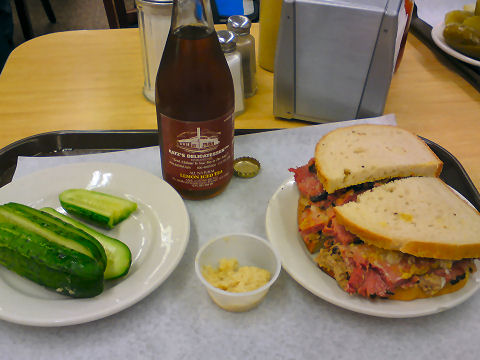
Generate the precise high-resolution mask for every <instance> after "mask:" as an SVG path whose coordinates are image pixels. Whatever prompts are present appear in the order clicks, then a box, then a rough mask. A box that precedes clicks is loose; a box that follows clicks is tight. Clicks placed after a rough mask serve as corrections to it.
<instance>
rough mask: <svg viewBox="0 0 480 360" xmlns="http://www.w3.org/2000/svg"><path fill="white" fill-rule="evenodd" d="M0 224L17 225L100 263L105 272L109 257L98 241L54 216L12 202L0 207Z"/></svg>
mask: <svg viewBox="0 0 480 360" xmlns="http://www.w3.org/2000/svg"><path fill="white" fill-rule="evenodd" d="M0 222H2V223H9V224H13V225H16V226H17V227H19V228H23V229H25V230H28V231H30V232H34V233H36V234H38V235H40V236H42V237H44V238H46V239H47V240H49V241H52V242H54V243H56V244H58V245H60V246H64V247H67V248H70V249H73V250H75V251H78V252H80V253H82V254H84V255H86V256H89V257H90V258H92V259H94V260H95V261H97V262H98V263H99V265H100V267H101V268H102V270H105V267H106V265H107V256H106V254H105V250H104V249H103V246H102V245H101V244H100V243H99V242H98V240H96V239H95V238H94V237H92V236H90V235H88V234H87V233H86V232H84V231H81V230H80V229H78V228H76V227H74V226H73V225H70V224H67V223H65V222H63V221H61V220H60V219H58V218H56V217H54V216H51V215H49V214H46V213H44V212H41V211H40V210H37V209H34V208H31V207H29V206H26V205H22V204H18V203H13V202H12V203H8V204H4V205H1V206H0Z"/></svg>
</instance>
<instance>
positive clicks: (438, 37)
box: [432, 21, 480, 66]
mask: <svg viewBox="0 0 480 360" xmlns="http://www.w3.org/2000/svg"><path fill="white" fill-rule="evenodd" d="M444 29H445V23H444V22H443V21H442V22H441V23H440V24H437V25H435V26H434V27H433V28H432V39H433V41H434V42H435V44H437V46H438V47H439V48H440V49H442V50H443V51H445V52H446V53H447V54H449V55H451V56H453V57H455V58H457V59H458V60H461V61H463V62H466V63H468V64H471V65H475V66H480V61H478V60H475V59H472V58H471V57H468V56H466V55H463V54H462V53H459V52H458V51H456V50H455V49H452V48H451V47H450V46H449V45H448V44H447V43H446V42H445V38H444V37H443V30H444Z"/></svg>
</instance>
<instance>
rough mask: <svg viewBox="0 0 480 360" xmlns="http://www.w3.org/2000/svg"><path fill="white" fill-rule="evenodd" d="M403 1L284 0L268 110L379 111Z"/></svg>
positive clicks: (353, 115) (310, 114)
mask: <svg viewBox="0 0 480 360" xmlns="http://www.w3.org/2000/svg"><path fill="white" fill-rule="evenodd" d="M407 21H408V15H407V13H406V11H405V0H283V6H282V15H281V20H280V28H279V33H278V41H277V49H276V55H275V74H274V95H273V108H274V109H273V113H274V115H275V116H278V117H282V118H287V119H300V120H307V121H313V122H319V123H322V122H330V121H343V120H351V119H359V118H366V117H372V116H378V115H381V114H382V113H383V110H384V107H385V101H386V97H387V93H388V89H389V87H390V81H391V78H392V75H393V72H394V69H395V64H396V60H397V57H398V53H399V49H400V44H401V42H402V37H403V35H404V31H405V29H406V24H407Z"/></svg>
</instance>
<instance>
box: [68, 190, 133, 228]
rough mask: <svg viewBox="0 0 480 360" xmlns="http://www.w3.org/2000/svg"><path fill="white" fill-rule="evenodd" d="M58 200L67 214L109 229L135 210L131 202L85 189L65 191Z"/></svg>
mask: <svg viewBox="0 0 480 360" xmlns="http://www.w3.org/2000/svg"><path fill="white" fill-rule="evenodd" d="M59 199H60V204H62V207H63V208H64V209H65V210H66V211H67V212H68V213H70V214H73V215H77V216H79V217H82V218H84V219H87V220H90V221H92V222H94V223H97V224H100V225H102V226H106V227H107V228H110V229H111V228H113V227H114V226H115V225H116V224H118V223H119V222H121V221H123V220H125V219H126V218H127V217H129V216H130V214H131V213H132V212H134V211H135V210H136V209H137V204H136V203H135V202H133V201H130V200H127V199H123V198H120V197H117V196H113V195H109V194H105V193H101V192H98V191H92V190H86V189H69V190H65V191H64V192H62V193H61V194H60V196H59Z"/></svg>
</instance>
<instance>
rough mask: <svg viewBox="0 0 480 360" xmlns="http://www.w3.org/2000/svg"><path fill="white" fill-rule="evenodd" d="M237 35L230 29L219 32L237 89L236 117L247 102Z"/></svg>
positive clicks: (235, 89)
mask: <svg viewBox="0 0 480 360" xmlns="http://www.w3.org/2000/svg"><path fill="white" fill-rule="evenodd" d="M236 38H237V37H236V35H235V34H234V33H233V32H231V31H229V30H220V31H219V32H218V40H219V41H220V46H221V47H222V51H223V53H224V55H225V59H227V64H228V67H229V68H230V73H231V74H232V78H233V90H234V91H235V112H234V113H233V115H234V116H235V117H236V116H238V115H240V114H241V113H243V111H244V110H245V104H244V101H243V73H242V57H241V55H240V53H239V52H238V51H237V40H236Z"/></svg>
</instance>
